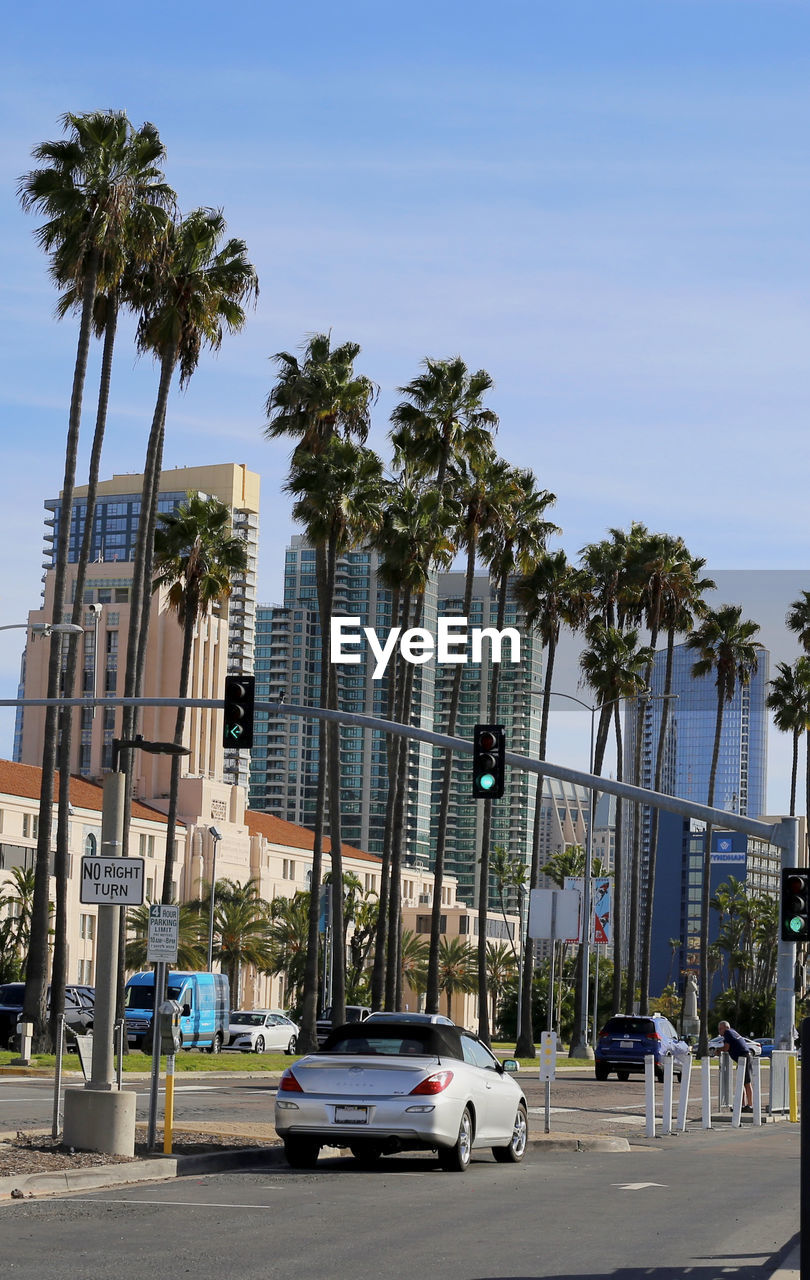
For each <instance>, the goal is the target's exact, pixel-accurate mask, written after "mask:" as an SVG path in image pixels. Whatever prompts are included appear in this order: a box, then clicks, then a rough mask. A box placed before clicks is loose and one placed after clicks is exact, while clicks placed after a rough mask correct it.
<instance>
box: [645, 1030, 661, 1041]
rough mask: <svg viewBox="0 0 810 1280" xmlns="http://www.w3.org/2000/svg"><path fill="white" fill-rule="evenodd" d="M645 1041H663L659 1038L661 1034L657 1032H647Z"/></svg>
mask: <svg viewBox="0 0 810 1280" xmlns="http://www.w3.org/2000/svg"><path fill="white" fill-rule="evenodd" d="M644 1039H645V1040H660V1039H661V1037H660V1036H659V1034H658V1032H657V1031H648V1032H647V1034H646V1036H645V1037H644Z"/></svg>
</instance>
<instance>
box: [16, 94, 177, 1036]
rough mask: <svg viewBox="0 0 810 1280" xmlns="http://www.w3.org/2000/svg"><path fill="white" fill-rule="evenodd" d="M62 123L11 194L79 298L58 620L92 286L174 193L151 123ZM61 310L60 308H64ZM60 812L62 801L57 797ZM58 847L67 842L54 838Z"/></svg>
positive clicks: (109, 115) (59, 999)
mask: <svg viewBox="0 0 810 1280" xmlns="http://www.w3.org/2000/svg"><path fill="white" fill-rule="evenodd" d="M61 122H62V124H63V126H64V128H65V130H66V131H67V137H65V138H62V139H60V140H58V141H55V142H43V143H41V144H40V145H39V146H37V147H35V148H34V151H33V153H32V154H33V157H34V159H35V160H36V161H38V162H40V164H41V166H42V167H40V168H38V169H34V170H32V171H31V172H29V173H27V174H24V175H23V177H22V178H21V179H20V181H19V185H18V194H19V196H20V200H21V203H22V206H23V208H24V209H25V210H26V211H32V210H33V211H36V212H38V213H41V214H43V215H44V216H45V219H46V221H45V222H44V223H43V225H42V226H41V227H39V228H38V230H37V232H36V237H37V240H38V242H39V244H40V246H41V247H42V248H43V249H44V250H45V252H46V253H48V254H49V255H50V259H51V265H50V272H51V276H52V277H53V279H54V280H55V282H56V284H57V286H58V287H59V288H60V289H62V290H63V291H67V292H70V291H71V290H72V291H73V293H72V295H71V296H72V298H73V299H75V301H76V303H77V304H78V303H79V299H81V302H80V322H79V338H78V345H77V351H76V361H75V364H74V370H73V388H72V393H71V400H70V412H69V416H68V430H67V441H66V447H65V472H64V480H63V484H62V494H61V515H60V520H59V528H58V533H57V541H56V548H55V573H54V597H53V621H55V622H60V621H61V620H62V614H63V610H64V601H65V582H66V570H67V558H68V545H69V537H70V523H71V512H72V509H73V491H74V487H75V479H76V460H77V455H78V444H79V427H80V422H81V412H82V400H83V396H84V383H85V377H86V372H87V361H88V356H89V351H90V335H91V329H92V324H93V308H94V303H95V299H96V295H97V293H98V291H99V287H100V286H101V288H102V289H106V288H108V287H115V286H116V285H117V283H118V281H119V280H120V277H121V273H122V271H123V266H124V262H125V260H126V254H127V252H128V247H129V246H128V243H127V242H128V234H127V233H128V231H129V230H131V221H130V217H131V212H132V208H133V205H134V204H135V203H136V202H137V199H138V198H139V197H138V195H136V192H137V193H139V196H140V197H141V198H142V197H144V193H145V189H147V188H148V189H150V192H149V195H148V196H146V203H151V205H152V206H153V207H154V208H155V209H158V208H163V207H165V206H166V205H169V204H171V203H172V201H173V193H172V192H171V191H170V189H169V188H168V187H167V186H166V185H165V183H164V182H163V176H162V174H161V173H160V170H159V168H158V167H157V166H158V162H159V161H161V160H162V158H163V154H164V151H163V146H162V144H161V142H160V139H159V137H158V134H157V130H156V129H155V128H154V126H153V125H150V124H145V125H143V126H142V128H141V129H140V130H138V131H137V133H136V132H135V131H133V129H132V126H131V125H130V123H129V121H128V120H127V118H126V115H125V114H124V113H123V112H102V111H95V112H88V113H87V114H84V115H75V114H72V113H66V114H65V115H64V116H63V117H62V121H61ZM68 309H69V308H68ZM61 665H62V646H61V641H60V639H58V638H57V639H53V640H52V641H51V650H50V658H49V663H48V684H47V696H48V697H49V698H55V697H57V696H58V695H59V686H60V677H61ZM57 719H58V716H57V711H56V708H55V707H48V708H47V710H46V718H45V732H44V735H43V742H44V746H43V756H42V783H41V790H40V815H39V817H40V820H39V831H40V835H39V839H38V843H37V861H36V873H37V874H36V885H35V900H34V908H33V920H32V930H31V939H30V947H29V959H28V981H27V984H26V996H25V1017H26V1019H27V1020H28V1021H31V1022H33V1023H34V1047H35V1048H42V1047H43V1046H44V1036H45V1004H46V984H47V965H48V878H49V867H48V864H49V861H50V841H51V816H52V814H51V810H52V805H53V797H54V776H55V769H56V752H57ZM64 805H65V815H66V814H67V807H66V806H67V800H66V799H64ZM63 843H64V844H65V848H66V841H63ZM65 881H66V857H64V856H63V857H62V859H61V863H60V866H59V867H58V876H57V893H58V914H59V923H58V932H59V933H61V934H62V935H64V932H65V930H64V911H65V896H64V895H65V893H66V888H65ZM64 970H65V953H64V937H62V938H61V939H60V940H59V954H58V958H56V964H55V969H54V974H53V978H52V983H51V985H52V988H53V990H52V1000H51V1012H52V1020H53V1022H54V1024H55V1021H56V1019H57V1018H58V1016H59V1014H60V1013H61V1012H62V1010H63V1008H64V976H65V975H64Z"/></svg>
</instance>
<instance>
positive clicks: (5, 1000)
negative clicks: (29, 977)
mask: <svg viewBox="0 0 810 1280" xmlns="http://www.w3.org/2000/svg"><path fill="white" fill-rule="evenodd" d="M47 1001H48V1006H47V1007H48V1009H50V1001H51V989H50V987H49V988H48V995H47ZM24 1002H25V983H24V982H6V983H4V984H3V986H0V1048H3V1049H14V1050H16V1049H19V1047H20V1029H19V1026H18V1023H20V1022H21V1021H22V1011H23V1004H24ZM94 1004H95V989H94V988H93V987H85V986H73V985H71V986H69V987H65V1031H66V1034H67V1037H68V1038H69V1037H70V1036H73V1035H84V1034H85V1033H86V1032H88V1031H92V1030H93V1019H94Z"/></svg>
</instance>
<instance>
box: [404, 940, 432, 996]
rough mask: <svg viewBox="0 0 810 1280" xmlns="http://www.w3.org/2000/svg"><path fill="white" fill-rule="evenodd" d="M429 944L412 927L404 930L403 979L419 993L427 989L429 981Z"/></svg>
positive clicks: (412, 989)
mask: <svg viewBox="0 0 810 1280" xmlns="http://www.w3.org/2000/svg"><path fill="white" fill-rule="evenodd" d="M427 958H428V944H427V943H426V942H425V939H424V938H420V937H419V934H418V933H413V932H412V931H411V930H410V929H403V930H402V945H401V955H400V960H401V965H402V977H403V981H404V982H406V983H407V984H408V986H409V987H410V989H411V991H413V992H415V993H416V995H419V994H420V993H421V992H423V991H424V990H425V983H426V982H427Z"/></svg>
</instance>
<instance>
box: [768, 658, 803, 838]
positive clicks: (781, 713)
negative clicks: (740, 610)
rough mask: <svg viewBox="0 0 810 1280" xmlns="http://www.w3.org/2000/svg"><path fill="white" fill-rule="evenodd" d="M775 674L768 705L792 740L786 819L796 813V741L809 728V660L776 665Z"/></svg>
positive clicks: (797, 765)
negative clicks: (788, 806)
mask: <svg viewBox="0 0 810 1280" xmlns="http://www.w3.org/2000/svg"><path fill="white" fill-rule="evenodd" d="M776 670H777V672H778V675H776V676H775V677H774V679H773V680H771V681H770V686H771V692H770V693H769V694H768V706H769V707H770V709H771V711H772V712H773V722H774V724H775V725H776V727H777V729H779V730H781V732H782V733H789V734H791V736H792V739H793V766H792V768H791V771H790V816H791V817H793V816H794V814H795V813H796V783H797V780H798V772H799V740H800V738H801V736H802V734H803V733H804V732H805V730H806V729H807V728H808V726H810V659H808V658H806V657H801V658H797V659H796V661H795V662H794V663H793V665H792V666H791V665H790V663H788V662H777V664H776Z"/></svg>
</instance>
